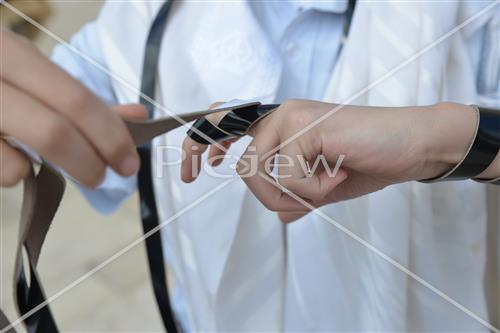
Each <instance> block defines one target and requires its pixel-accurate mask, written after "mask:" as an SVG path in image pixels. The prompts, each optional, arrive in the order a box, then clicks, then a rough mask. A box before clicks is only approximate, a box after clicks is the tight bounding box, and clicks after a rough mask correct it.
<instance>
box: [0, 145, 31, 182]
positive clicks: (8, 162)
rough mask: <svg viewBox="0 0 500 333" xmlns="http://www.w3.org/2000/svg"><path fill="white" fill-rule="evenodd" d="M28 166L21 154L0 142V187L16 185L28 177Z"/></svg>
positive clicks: (28, 162) (28, 163) (26, 160)
mask: <svg viewBox="0 0 500 333" xmlns="http://www.w3.org/2000/svg"><path fill="white" fill-rule="evenodd" d="M30 165H31V163H30V161H28V159H27V158H26V156H24V154H23V153H21V152H20V151H18V150H17V149H15V148H13V147H11V146H10V145H9V144H7V143H6V142H5V141H3V140H0V186H2V187H11V186H14V185H16V184H17V183H18V182H19V181H21V180H22V179H24V178H25V177H26V176H27V175H28V173H29V168H30Z"/></svg>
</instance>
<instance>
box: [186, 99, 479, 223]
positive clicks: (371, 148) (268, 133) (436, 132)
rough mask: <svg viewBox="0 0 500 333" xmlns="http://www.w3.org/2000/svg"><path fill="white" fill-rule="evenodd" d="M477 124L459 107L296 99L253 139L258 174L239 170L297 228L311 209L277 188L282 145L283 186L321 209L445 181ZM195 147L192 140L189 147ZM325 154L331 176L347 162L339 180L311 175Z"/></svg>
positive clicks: (318, 172)
mask: <svg viewBox="0 0 500 333" xmlns="http://www.w3.org/2000/svg"><path fill="white" fill-rule="evenodd" d="M212 117H217V114H215V115H212ZM219 117H220V116H219ZM476 121H477V120H476V115H475V113H474V112H473V109H472V108H471V107H468V106H464V105H460V104H452V103H443V104H438V105H434V106H428V107H404V108H387V107H359V106H344V107H340V108H338V110H336V105H333V104H328V103H321V102H315V101H306V100H291V101H287V102H285V103H284V104H282V105H281V106H280V108H279V109H278V110H277V111H275V112H274V113H273V114H271V115H270V116H268V117H266V118H264V119H263V120H262V121H261V122H259V123H258V124H257V125H256V126H255V127H254V128H253V129H252V131H251V133H250V134H251V135H252V136H254V140H253V141H252V142H251V143H250V145H249V147H251V148H250V149H248V148H247V151H246V152H245V153H244V154H243V156H242V159H245V160H247V162H248V163H250V162H249V161H251V160H252V156H255V155H257V156H258V160H259V163H258V166H257V170H258V172H257V173H256V172H248V168H246V167H243V166H242V167H240V168H239V172H240V174H241V175H242V178H243V180H244V181H245V182H246V184H247V185H248V186H249V188H250V189H251V190H252V192H253V193H254V194H255V195H256V196H257V198H258V199H259V200H260V201H262V203H263V204H264V205H265V206H266V207H267V208H269V209H271V210H274V211H278V212H279V216H280V218H281V219H282V220H283V221H285V222H290V221H293V220H295V219H297V218H299V217H300V216H303V215H304V214H306V213H307V212H308V211H309V210H310V209H309V207H305V206H303V205H301V204H299V203H298V202H297V201H296V200H295V199H293V198H291V197H290V195H288V194H286V192H283V191H282V190H280V188H279V187H277V186H275V184H274V185H273V184H272V182H270V179H271V178H270V177H269V176H267V174H268V172H269V171H270V170H269V169H270V168H267V169H266V162H268V161H269V158H268V157H267V156H271V157H272V156H274V155H275V152H276V151H278V145H281V147H279V154H280V164H279V165H278V170H277V171H278V175H279V178H278V180H279V183H280V184H281V185H282V186H283V187H285V188H286V189H288V190H289V191H291V192H293V193H294V194H296V195H298V196H300V197H301V198H303V199H304V200H306V201H307V202H308V203H309V204H310V205H312V206H314V207H319V206H321V205H325V204H329V203H335V202H339V201H342V200H348V199H352V198H356V197H359V196H362V195H364V194H367V193H371V192H374V191H377V190H380V189H382V188H384V187H386V186H388V185H391V184H396V183H401V182H405V181H410V180H421V179H427V178H432V177H436V176H438V175H441V174H442V173H444V172H445V171H447V170H449V169H450V168H451V167H452V166H453V165H455V164H456V163H458V162H459V161H460V159H461V158H462V157H463V156H464V154H465V153H466V151H467V148H468V146H469V145H470V142H471V140H472V138H473V135H474V130H475V126H476ZM315 122H317V124H315ZM309 126H310V128H309ZM192 144H193V141H192V140H191V139H189V138H187V139H186V140H185V142H184V147H188V146H190V145H192ZM196 145H199V144H196ZM205 149H206V147H205V148H203V147H202V149H198V151H201V152H202V151H204V150H205ZM217 154H222V151H220V149H218V148H214V147H212V148H211V155H217ZM187 156H188V159H187V160H186V161H185V163H184V164H183V168H184V166H185V165H186V166H187V165H188V164H190V159H191V155H189V154H188V155H187ZM321 156H323V158H324V160H325V161H326V162H327V164H328V167H329V169H330V170H329V171H331V170H334V166H335V165H336V164H337V163H338V162H339V161H340V160H339V158H340V157H341V156H343V160H342V161H341V162H342V163H341V167H340V168H339V169H338V171H337V172H336V174H333V175H332V174H330V175H329V174H328V172H327V170H326V169H327V168H326V167H317V168H316V169H315V170H310V171H312V174H308V170H307V168H304V164H305V163H304V161H307V162H308V164H309V166H314V163H315V162H316V161H318V158H319V157H321ZM283 157H286V161H285V162H286V163H285V162H284V161H283ZM301 159H302V162H301V161H300V160H301ZM254 160H255V158H254ZM239 165H241V163H240V164H239ZM316 165H317V166H318V165H319V166H321V164H320V163H317V164H316ZM194 178H195V177H194Z"/></svg>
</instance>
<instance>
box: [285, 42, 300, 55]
mask: <svg viewBox="0 0 500 333" xmlns="http://www.w3.org/2000/svg"><path fill="white" fill-rule="evenodd" d="M285 49H286V53H287V54H288V55H290V56H293V55H294V54H295V52H296V51H297V44H295V43H294V42H289V43H288V44H286V47H285Z"/></svg>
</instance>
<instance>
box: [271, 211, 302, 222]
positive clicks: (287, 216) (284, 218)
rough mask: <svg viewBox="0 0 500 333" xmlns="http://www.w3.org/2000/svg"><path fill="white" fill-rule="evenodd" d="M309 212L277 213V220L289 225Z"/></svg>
mask: <svg viewBox="0 0 500 333" xmlns="http://www.w3.org/2000/svg"><path fill="white" fill-rule="evenodd" d="M308 213H309V212H278V218H279V219H280V221H281V222H283V223H291V222H294V221H297V220H298V219H300V218H301V217H303V216H305V215H307V214H308Z"/></svg>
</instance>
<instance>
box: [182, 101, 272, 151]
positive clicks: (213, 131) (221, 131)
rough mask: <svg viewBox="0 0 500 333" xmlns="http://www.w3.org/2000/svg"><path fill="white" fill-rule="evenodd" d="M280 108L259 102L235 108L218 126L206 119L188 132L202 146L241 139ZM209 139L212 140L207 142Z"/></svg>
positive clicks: (229, 111)
mask: <svg viewBox="0 0 500 333" xmlns="http://www.w3.org/2000/svg"><path fill="white" fill-rule="evenodd" d="M278 107H279V104H261V103H259V102H255V103H248V104H243V105H240V106H235V107H233V108H231V109H230V110H228V111H226V112H227V113H226V114H225V115H224V117H223V118H222V119H221V120H220V121H219V123H218V124H214V123H213V122H212V121H210V120H208V119H207V118H205V117H202V118H199V119H198V120H197V121H196V122H195V123H194V124H193V126H192V127H191V128H190V129H189V130H188V131H187V135H188V136H189V137H190V138H191V139H193V140H194V141H196V142H198V143H201V144H211V143H213V142H218V141H223V140H228V139H233V138H239V137H242V136H244V135H246V134H247V133H248V131H249V129H250V128H251V127H253V126H255V125H256V124H257V123H258V122H259V121H260V120H262V119H263V118H264V117H266V116H268V115H270V114H271V113H272V112H273V111H274V110H276V109H277V108H278ZM200 132H201V133H203V134H204V137H202V136H201V135H200ZM207 137H208V138H210V139H211V140H210V141H209V140H207Z"/></svg>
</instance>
